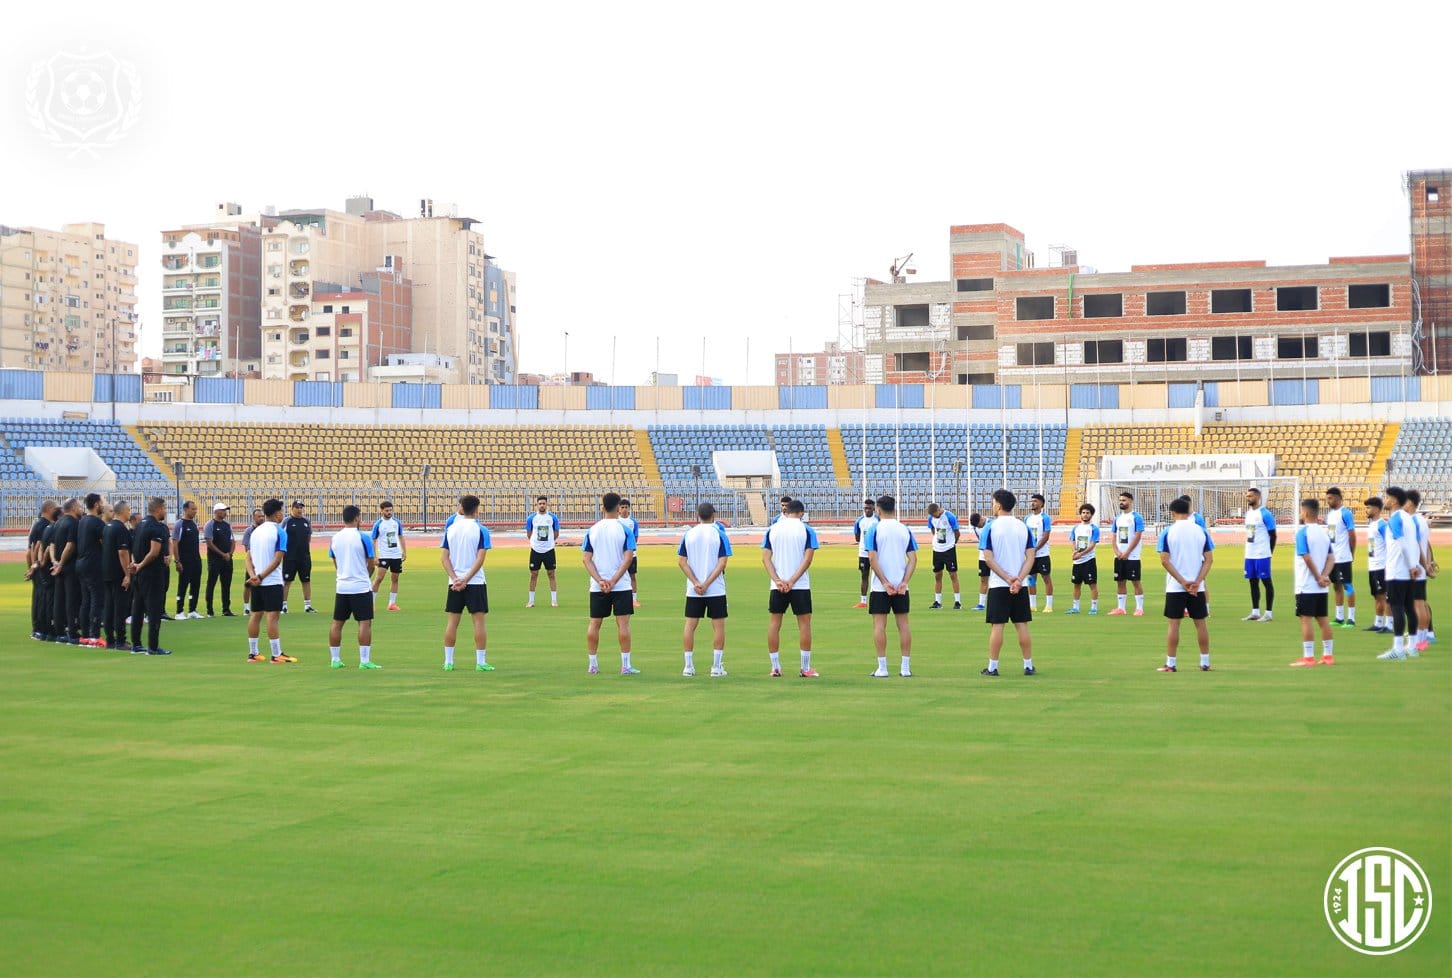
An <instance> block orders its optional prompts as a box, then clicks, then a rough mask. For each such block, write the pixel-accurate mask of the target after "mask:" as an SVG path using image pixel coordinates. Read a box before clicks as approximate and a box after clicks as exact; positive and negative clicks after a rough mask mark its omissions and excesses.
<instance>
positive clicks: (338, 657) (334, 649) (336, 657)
mask: <svg viewBox="0 0 1452 978" xmlns="http://www.w3.org/2000/svg"><path fill="white" fill-rule="evenodd" d="M328 654H329V655H331V656H332V657H333V661H334V662H342V661H343V650H342V649H341V648H340V647H339V646H336V645H330V646H328Z"/></svg>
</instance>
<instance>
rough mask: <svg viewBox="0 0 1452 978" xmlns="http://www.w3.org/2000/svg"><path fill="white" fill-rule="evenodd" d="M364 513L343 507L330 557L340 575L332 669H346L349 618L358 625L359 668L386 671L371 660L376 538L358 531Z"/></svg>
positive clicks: (330, 643) (331, 640)
mask: <svg viewBox="0 0 1452 978" xmlns="http://www.w3.org/2000/svg"><path fill="white" fill-rule="evenodd" d="M361 512H362V511H361V510H360V509H359V508H358V507H357V506H353V505H351V504H350V505H347V506H344V507H343V528H342V529H341V530H339V531H338V532H337V533H335V534H334V535H333V542H332V544H331V545H329V547H328V556H329V557H331V558H333V569H334V570H335V571H336V572H337V582H338V583H337V587H336V589H335V591H336V595H337V596H336V597H334V598H333V624H332V627H331V628H330V629H329V630H328V653H329V654H330V655H331V656H332V663H331V666H330V667H331V668H333V669H341V668H343V648H342V646H343V623H344V622H346V621H347V620H348V619H349V618H353V619H356V620H357V622H358V668H359V669H382V668H383V667H382V666H380V665H379V664H378V663H376V662H374V661H373V660H372V659H371V658H370V654H371V653H372V651H373V601H374V598H373V582H372V578H373V569H374V556H373V537H372V535H371V534H369V535H366V536H365V535H364V534H363V533H361V532H359V530H358V516H359V515H360V513H361Z"/></svg>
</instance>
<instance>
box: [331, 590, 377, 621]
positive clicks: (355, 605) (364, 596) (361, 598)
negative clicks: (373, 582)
mask: <svg viewBox="0 0 1452 978" xmlns="http://www.w3.org/2000/svg"><path fill="white" fill-rule="evenodd" d="M349 618H353V619H356V620H357V621H372V620H373V592H372V591H364V592H362V593H361V594H340V595H338V596H337V597H335V598H333V621H347V620H348V619H349Z"/></svg>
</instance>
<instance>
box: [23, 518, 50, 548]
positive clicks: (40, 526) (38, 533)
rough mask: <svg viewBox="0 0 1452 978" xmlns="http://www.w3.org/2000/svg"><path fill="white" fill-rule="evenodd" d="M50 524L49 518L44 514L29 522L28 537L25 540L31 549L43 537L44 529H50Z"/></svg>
mask: <svg viewBox="0 0 1452 978" xmlns="http://www.w3.org/2000/svg"><path fill="white" fill-rule="evenodd" d="M50 525H51V524H50V520H48V519H46V518H45V517H44V516H41V517H37V518H36V521H35V522H34V523H32V524H30V537H29V538H28V539H27V540H26V541H25V542H26V544H27V545H28V546H29V547H30V548H31V549H32V550H33V549H35V545H36V544H37V543H40V542H41V541H42V540H43V539H44V538H45V531H46V530H48V529H50Z"/></svg>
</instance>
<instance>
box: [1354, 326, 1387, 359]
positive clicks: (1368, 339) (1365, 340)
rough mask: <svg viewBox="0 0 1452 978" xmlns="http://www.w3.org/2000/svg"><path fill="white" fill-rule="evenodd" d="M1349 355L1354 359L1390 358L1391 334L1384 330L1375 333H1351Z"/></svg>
mask: <svg viewBox="0 0 1452 978" xmlns="http://www.w3.org/2000/svg"><path fill="white" fill-rule="evenodd" d="M1351 355H1352V356H1354V357H1389V356H1391V333H1390V332H1387V331H1385V330H1382V331H1379V332H1375V333H1352V334H1351Z"/></svg>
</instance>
